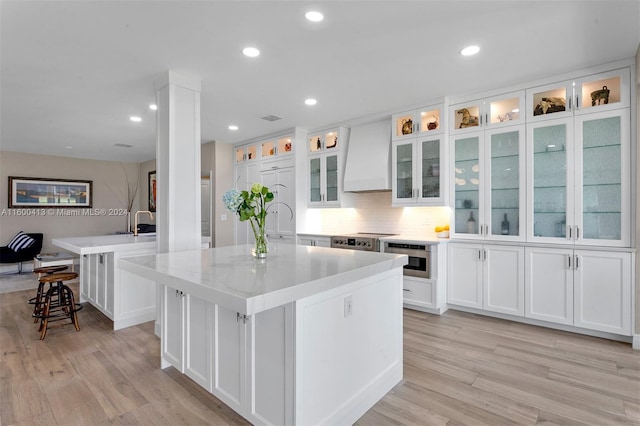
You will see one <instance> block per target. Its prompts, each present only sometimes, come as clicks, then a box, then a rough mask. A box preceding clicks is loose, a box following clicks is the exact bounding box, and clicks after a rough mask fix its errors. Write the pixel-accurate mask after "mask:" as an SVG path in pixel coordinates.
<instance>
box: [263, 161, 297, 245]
mask: <svg viewBox="0 0 640 426" xmlns="http://www.w3.org/2000/svg"><path fill="white" fill-rule="evenodd" d="M276 175H277V186H276V187H274V188H272V191H274V198H275V199H274V203H273V210H274V213H275V215H276V219H277V226H276V228H277V232H278V233H280V234H288V235H293V234H295V221H294V216H295V214H294V210H293V209H294V208H295V186H294V185H295V173H294V172H293V167H287V168H284V169H278V170H277V172H276ZM267 217H268V216H267Z"/></svg>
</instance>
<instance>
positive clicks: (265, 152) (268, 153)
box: [260, 136, 293, 158]
mask: <svg viewBox="0 0 640 426" xmlns="http://www.w3.org/2000/svg"><path fill="white" fill-rule="evenodd" d="M291 140H292V138H291V136H283V137H279V138H276V139H270V140H266V141H263V142H262V144H261V147H262V148H261V150H260V155H261V156H262V158H271V157H275V156H276V155H277V156H282V155H287V154H290V153H291V152H292V150H293V145H292V143H291Z"/></svg>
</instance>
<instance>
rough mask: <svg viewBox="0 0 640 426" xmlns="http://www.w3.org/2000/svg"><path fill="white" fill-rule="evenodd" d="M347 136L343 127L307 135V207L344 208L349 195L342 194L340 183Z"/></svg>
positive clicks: (342, 174)
mask: <svg viewBox="0 0 640 426" xmlns="http://www.w3.org/2000/svg"><path fill="white" fill-rule="evenodd" d="M348 135H349V131H348V130H347V129H345V128H342V127H341V128H338V129H334V130H331V131H325V132H319V133H310V136H309V151H310V154H309V156H308V158H307V188H308V192H307V204H308V206H309V207H347V204H348V202H349V201H350V199H351V196H350V194H345V193H344V192H343V191H342V184H343V178H344V159H345V158H344V157H345V154H346V152H347V151H346V145H347V140H348ZM314 144H315V145H314Z"/></svg>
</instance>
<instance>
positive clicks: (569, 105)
mask: <svg viewBox="0 0 640 426" xmlns="http://www.w3.org/2000/svg"><path fill="white" fill-rule="evenodd" d="M569 111H571V98H569Z"/></svg>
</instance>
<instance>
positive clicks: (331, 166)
mask: <svg viewBox="0 0 640 426" xmlns="http://www.w3.org/2000/svg"><path fill="white" fill-rule="evenodd" d="M308 165H309V169H308V170H309V199H308V201H309V202H308V204H309V206H310V207H312V206H316V207H322V206H330V205H339V203H340V195H339V192H340V188H339V185H338V182H339V179H338V178H339V174H340V171H339V169H338V165H339V158H338V154H337V153H336V154H328V155H319V156H310V157H309V164H308Z"/></svg>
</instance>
